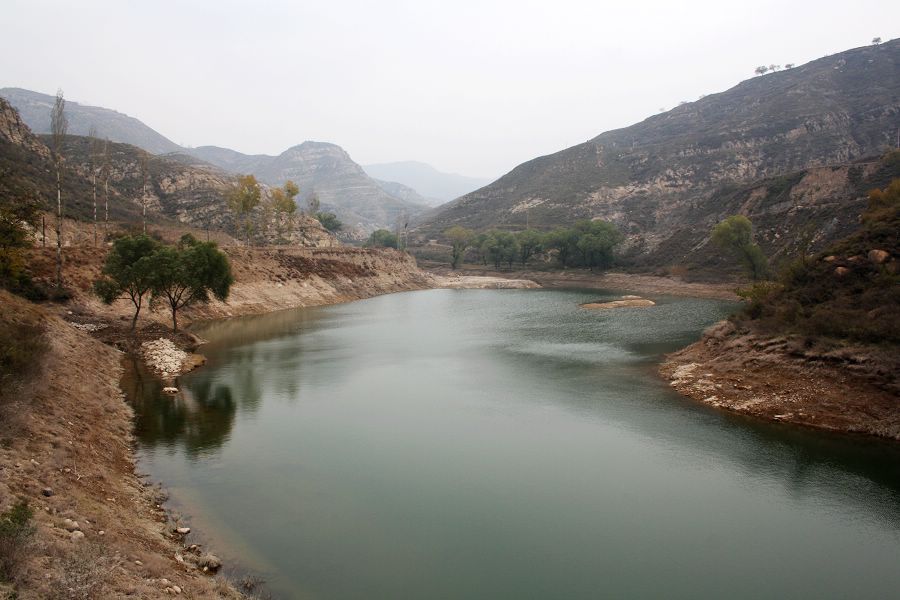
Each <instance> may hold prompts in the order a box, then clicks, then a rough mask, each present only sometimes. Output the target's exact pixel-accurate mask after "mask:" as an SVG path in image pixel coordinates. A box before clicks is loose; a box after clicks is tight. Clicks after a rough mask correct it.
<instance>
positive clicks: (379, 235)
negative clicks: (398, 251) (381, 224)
mask: <svg viewBox="0 0 900 600" xmlns="http://www.w3.org/2000/svg"><path fill="white" fill-rule="evenodd" d="M366 245H367V246H372V247H373V248H396V247H397V236H396V235H395V234H394V233H391V232H390V231H388V230H387V229H376V230H375V231H373V232H372V235H370V236H369V240H368V241H367V242H366Z"/></svg>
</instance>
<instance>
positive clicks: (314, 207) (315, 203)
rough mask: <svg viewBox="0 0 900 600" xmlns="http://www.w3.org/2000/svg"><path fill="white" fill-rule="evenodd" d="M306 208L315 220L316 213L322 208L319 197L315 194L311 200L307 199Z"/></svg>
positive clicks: (310, 196) (311, 195) (310, 197)
mask: <svg viewBox="0 0 900 600" xmlns="http://www.w3.org/2000/svg"><path fill="white" fill-rule="evenodd" d="M306 206H307V208H308V209H309V212H308V213H307V214H308V215H309V216H311V217H313V218H315V216H316V213H317V212H319V208H320V207H321V203H320V202H319V195H318V194H317V193H315V192H313V193H312V194H310V195H309V198H307V199H306Z"/></svg>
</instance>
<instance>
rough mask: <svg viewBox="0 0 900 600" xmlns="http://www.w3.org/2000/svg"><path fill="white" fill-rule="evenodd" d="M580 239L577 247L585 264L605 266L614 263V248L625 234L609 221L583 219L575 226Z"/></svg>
mask: <svg viewBox="0 0 900 600" xmlns="http://www.w3.org/2000/svg"><path fill="white" fill-rule="evenodd" d="M574 230H575V232H576V233H577V236H578V240H577V241H576V242H575V247H576V248H577V249H578V251H579V252H580V253H581V259H582V262H583V264H584V265H585V266H587V267H588V268H589V269H591V270H592V271H593V270H594V267H601V268H605V267H608V266H610V265H611V264H612V261H613V250H614V249H615V247H616V246H617V245H619V244H620V243H621V242H622V239H623V236H622V234H621V233H620V232H619V230H618V229H616V226H615V225H613V224H612V223H609V222H607V221H600V220H596V221H594V220H582V221H578V222H577V223H575V227H574Z"/></svg>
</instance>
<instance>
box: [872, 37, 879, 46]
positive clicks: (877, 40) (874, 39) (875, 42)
mask: <svg viewBox="0 0 900 600" xmlns="http://www.w3.org/2000/svg"><path fill="white" fill-rule="evenodd" d="M880 43H881V38H880V37H873V38H872V44H873V45H874V46H877V45H878V44H880Z"/></svg>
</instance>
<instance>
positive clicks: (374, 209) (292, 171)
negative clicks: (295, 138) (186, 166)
mask: <svg viewBox="0 0 900 600" xmlns="http://www.w3.org/2000/svg"><path fill="white" fill-rule="evenodd" d="M187 152H188V153H189V154H191V155H193V156H196V157H197V158H200V159H202V160H204V161H207V162H209V163H211V164H213V165H216V166H218V167H221V168H223V169H226V170H229V171H231V172H234V173H252V174H254V175H255V176H256V177H257V178H259V180H260V181H263V182H265V183H268V184H270V185H282V184H283V183H284V182H285V181H287V180H289V179H290V180H292V181H294V182H295V183H296V184H297V185H299V186H300V197H299V198H298V200H299V201H300V203H301V205H303V203H305V201H306V199H307V198H309V196H310V195H311V194H312V193H315V194H317V195H318V197H319V201H320V202H321V203H322V208H323V210H327V211H332V212H334V213H335V214H337V215H338V218H339V219H340V220H341V221H342V222H343V223H344V224H345V225H346V226H348V227H349V228H354V229H357V230H359V231H361V232H362V233H363V234H367V233H369V232H371V231H374V230H375V229H380V228H387V229H393V228H394V227H395V226H396V223H397V219H398V218H399V217H400V216H401V214H406V215H407V216H415V215H417V214H419V213H421V212H422V211H423V210H424V209H425V207H424V206H422V205H420V204H417V203H414V202H412V201H409V200H406V199H403V198H399V197H396V196H393V195H391V194H390V193H388V192H387V191H385V189H383V188H382V187H381V186H380V185H379V184H378V182H376V181H375V180H374V179H372V178H371V177H369V176H368V175H366V173H365V171H363V169H362V167H360V166H359V165H358V164H356V163H355V162H353V160H352V159H351V158H350V155H349V154H347V152H346V151H345V150H344V149H343V148H341V147H340V146H337V145H335V144H329V143H325V142H303V143H302V144H299V145H297V146H294V147H292V148H288V149H287V150H285V151H284V152H282V153H281V154H279V155H278V156H268V155H259V154H258V155H252V156H251V155H245V154H241V153H239V152H235V151H233V150H228V149H227V148H218V147H215V146H201V147H199V148H192V149H189V150H187Z"/></svg>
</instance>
